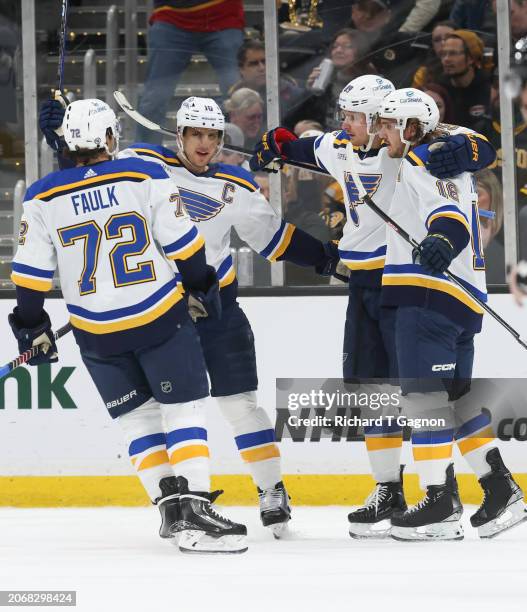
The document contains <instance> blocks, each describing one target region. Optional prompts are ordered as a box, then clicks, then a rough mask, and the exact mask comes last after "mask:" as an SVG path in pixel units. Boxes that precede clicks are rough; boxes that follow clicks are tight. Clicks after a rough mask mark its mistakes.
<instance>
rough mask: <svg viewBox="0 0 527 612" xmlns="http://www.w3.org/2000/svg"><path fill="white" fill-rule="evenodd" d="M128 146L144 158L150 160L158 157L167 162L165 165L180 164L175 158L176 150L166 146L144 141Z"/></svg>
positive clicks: (175, 165)
mask: <svg viewBox="0 0 527 612" xmlns="http://www.w3.org/2000/svg"><path fill="white" fill-rule="evenodd" d="M128 148H129V149H131V150H132V151H134V152H135V153H137V155H140V156H141V157H142V158H143V159H145V160H150V161H152V160H156V159H158V160H161V161H162V162H164V163H165V164H167V166H173V167H177V166H181V162H180V161H179V159H178V158H177V155H176V152H175V151H172V150H171V149H168V148H167V147H163V146H161V145H153V144H148V143H146V142H134V143H133V144H132V145H130V146H129V147H128Z"/></svg>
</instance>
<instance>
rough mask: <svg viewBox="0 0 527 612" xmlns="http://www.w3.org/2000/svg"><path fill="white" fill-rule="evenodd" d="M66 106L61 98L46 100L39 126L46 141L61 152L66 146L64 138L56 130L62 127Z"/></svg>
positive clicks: (39, 117)
mask: <svg viewBox="0 0 527 612" xmlns="http://www.w3.org/2000/svg"><path fill="white" fill-rule="evenodd" d="M64 113H65V108H64V104H63V103H61V102H60V101H59V100H46V102H44V104H43V105H42V106H41V107H40V114H39V116H38V126H39V128H40V131H41V132H42V133H43V134H44V137H45V138H46V142H47V143H48V145H49V146H50V147H51V148H52V149H53V150H54V151H57V152H59V153H60V151H62V149H63V148H64V145H65V142H64V139H63V138H62V137H61V136H59V135H58V134H57V133H56V131H55V130H57V129H59V128H60V127H62V121H63V119H64Z"/></svg>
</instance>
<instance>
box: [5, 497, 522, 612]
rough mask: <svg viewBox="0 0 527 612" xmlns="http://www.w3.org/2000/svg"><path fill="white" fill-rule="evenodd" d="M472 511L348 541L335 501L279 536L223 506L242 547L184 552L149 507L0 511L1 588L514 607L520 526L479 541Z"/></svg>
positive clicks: (303, 604) (110, 597) (128, 601)
mask: <svg viewBox="0 0 527 612" xmlns="http://www.w3.org/2000/svg"><path fill="white" fill-rule="evenodd" d="M474 509H475V508H473V507H466V509H465V516H464V523H465V540H464V541H462V542H434V543H432V542H426V543H400V542H395V541H391V540H385V541H384V540H383V541H377V542H373V541H356V540H352V539H351V538H349V536H348V535H347V526H346V524H347V519H346V516H347V512H348V511H349V509H348V508H345V507H334V506H333V507H318V508H308V507H298V508H294V520H293V521H292V522H291V531H292V535H291V537H290V539H287V540H281V541H275V540H274V539H273V538H272V536H271V534H270V533H269V532H268V531H267V530H265V529H264V528H263V527H262V526H261V524H260V523H259V518H258V514H257V509H256V508H255V507H250V508H225V509H224V511H225V513H226V514H228V516H230V517H231V518H233V519H234V520H238V521H242V522H245V523H246V524H247V526H248V529H249V551H248V552H247V553H245V554H243V555H232V556H224V555H222V556H188V555H183V554H181V553H179V552H178V550H177V549H176V548H175V547H173V546H172V545H170V544H169V543H168V542H165V541H162V540H160V539H159V537H158V536H157V529H158V523H159V520H158V512H157V510H156V509H155V508H93V509H72V508H61V509H15V508H2V509H0V525H1V531H0V589H2V590H7V589H13V590H14V589H48V590H52V589H53V590H61V589H64V590H76V591H77V601H78V603H77V607H76V608H58V607H48V608H42V609H43V610H50V611H51V610H67V609H71V610H80V611H82V612H88V611H89V612H106V611H110V610H111V611H112V612H120V611H126V612H135V611H136V610H137V611H139V610H140V611H141V612H152V611H157V610H170V611H174V612H183V611H184V612H194V611H199V612H201V611H202V610H207V611H211V612H213V611H214V612H216V611H219V612H223V611H225V612H237V611H242V610H243V611H244V612H247V611H251V612H252V611H254V610H256V611H260V610H265V611H266V612H275V611H276V612H289V611H291V612H297V611H301V612H304V611H311V610H317V611H322V610H328V611H329V610H331V611H332V612H333V611H335V612H340V611H341V610H354V611H357V612H358V611H362V610H366V609H367V610H372V611H376V610H379V611H380V610H383V609H385V608H384V607H385V606H387V608H386V609H389V610H390V611H391V612H398V611H401V612H411V611H413V610H416V611H419V612H435V611H438V612H439V611H441V612H445V610H447V611H449V610H450V611H452V612H461V611H463V612H467V611H470V612H472V611H477V612H481V611H493V612H494V611H497V610H507V612H512V611H514V612H516V611H519V610H522V611H523V610H525V609H526V606H527V604H526V589H525V582H526V579H527V554H526V552H527V524H525V523H524V524H523V525H521V526H519V527H517V528H515V529H512V530H510V531H509V532H507V533H505V534H502V535H501V536H499V537H497V538H496V539H494V540H487V541H481V540H479V539H478V537H477V534H476V532H475V531H474V530H473V529H472V528H471V527H470V525H469V523H468V517H469V516H470V514H471V513H472V512H473V511H474ZM24 609H28V608H24ZM29 609H36V608H29ZM39 609H40V608H39Z"/></svg>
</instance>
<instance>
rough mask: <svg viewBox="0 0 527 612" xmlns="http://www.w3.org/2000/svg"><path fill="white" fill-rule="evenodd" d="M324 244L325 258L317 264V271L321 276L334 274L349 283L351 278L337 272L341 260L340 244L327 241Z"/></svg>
mask: <svg viewBox="0 0 527 612" xmlns="http://www.w3.org/2000/svg"><path fill="white" fill-rule="evenodd" d="M323 246H324V259H323V260H322V261H321V262H320V263H319V264H317V265H316V266H315V272H316V273H317V274H320V275H321V276H334V277H335V278H338V279H339V280H341V281H342V282H344V283H347V282H348V280H349V278H348V277H347V276H346V277H345V276H344V275H343V274H340V273H339V272H337V266H338V264H339V261H340V255H339V248H338V246H337V245H336V244H335V243H334V242H325V243H324V245H323Z"/></svg>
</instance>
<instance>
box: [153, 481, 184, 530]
mask: <svg viewBox="0 0 527 612" xmlns="http://www.w3.org/2000/svg"><path fill="white" fill-rule="evenodd" d="M159 488H160V489H161V493H162V495H161V497H159V498H158V499H157V500H156V504H157V507H158V508H159V512H160V513H161V527H160V528H159V535H160V536H161V537H162V538H173V537H174V535H175V534H174V532H173V528H174V525H175V524H176V523H177V521H178V520H179V492H178V487H177V481H176V477H175V476H168V477H167V478H162V479H161V480H160V481H159Z"/></svg>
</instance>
